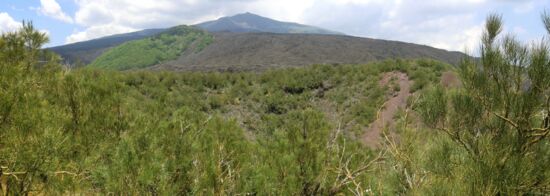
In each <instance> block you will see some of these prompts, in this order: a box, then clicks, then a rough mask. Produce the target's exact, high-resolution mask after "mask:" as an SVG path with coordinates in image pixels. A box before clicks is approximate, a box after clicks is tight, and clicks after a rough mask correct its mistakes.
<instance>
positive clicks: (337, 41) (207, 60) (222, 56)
mask: <svg viewBox="0 0 550 196" xmlns="http://www.w3.org/2000/svg"><path fill="white" fill-rule="evenodd" d="M189 27H190V28H197V29H202V30H205V31H207V32H208V33H209V34H213V35H214V39H213V42H212V44H211V46H210V45H209V46H207V47H206V48H204V51H202V49H201V51H200V52H196V53H186V52H182V53H181V54H180V55H179V57H174V58H168V59H166V58H162V59H163V61H156V60H151V59H149V60H147V62H158V63H157V64H155V65H147V66H146V67H148V68H149V69H168V70H195V71H197V70H198V71H200V70H264V69H267V68H271V67H289V66H290V67H292V66H303V65H310V64H360V63H369V62H372V61H377V60H384V59H391V58H405V59H410V58H431V59H435V60H439V61H442V62H445V63H449V64H457V63H458V62H459V60H460V59H461V58H462V57H464V56H466V55H465V54H463V53H460V52H450V51H446V50H442V49H437V48H433V47H430V46H425V45H419V44H414V43H406V42H401V41H390V40H378V39H372V38H363V37H354V36H349V35H345V34H342V33H339V32H335V31H330V30H325V29H322V28H318V27H314V26H308V25H302V24H298V23H292V22H281V21H277V20H273V19H270V18H266V17H263V16H259V15H256V14H252V13H243V14H237V15H233V16H227V17H222V18H219V19H217V20H213V21H207V22H203V23H199V24H196V25H191V26H189ZM168 29H170V28H166V29H146V30H142V31H137V32H132V33H126V34H118V35H112V36H107V37H103V38H98V39H94V40H89V41H84V42H79V43H73V44H68V45H65V46H58V47H52V48H49V49H50V50H52V51H54V52H56V53H58V54H60V55H61V56H62V57H63V59H64V60H65V62H66V64H69V65H71V67H77V66H78V65H79V64H80V65H88V64H93V63H94V62H95V60H96V59H97V58H99V57H101V56H102V55H104V54H105V53H106V52H108V51H111V50H114V49H117V48H118V47H121V46H122V45H121V44H124V43H127V42H130V41H137V40H143V39H148V38H150V37H153V36H155V35H158V34H161V33H163V32H165V31H167V30H168ZM182 36H183V35H182ZM163 50H166V49H163ZM121 51H125V50H121ZM132 51H134V50H132ZM156 51H159V50H156ZM117 54H119V56H120V58H121V59H124V58H126V59H130V58H127V57H124V56H132V54H128V55H125V54H123V53H117ZM170 56H173V55H170ZM117 58H119V57H117ZM102 59H103V60H105V59H106V58H102ZM107 59H113V56H112V55H111V57H110V58H107ZM117 61H120V59H119V60H117ZM107 63H108V62H107ZM95 65H97V63H96V64H95ZM149 66H151V67H149ZM97 67H101V66H97ZM123 67H124V66H123ZM139 67H143V66H139ZM146 67H143V68H146Z"/></svg>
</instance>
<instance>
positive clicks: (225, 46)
mask: <svg viewBox="0 0 550 196" xmlns="http://www.w3.org/2000/svg"><path fill="white" fill-rule="evenodd" d="M462 57H463V54H462V53H459V52H449V51H446V50H441V49H436V48H432V47H428V46H423V45H417V44H410V43H404V42H397V41H386V40H377V39H369V38H359V37H351V36H342V35H314V34H273V33H217V34H215V39H214V42H213V43H212V44H210V45H209V46H208V47H206V48H205V49H204V50H202V51H201V52H199V53H195V54H182V56H181V57H180V58H179V59H177V60H174V61H170V62H165V63H162V64H160V65H156V66H154V67H152V69H168V70H181V71H187V70H199V71H202V70H262V69H267V68H274V67H287V66H303V65H311V64H361V63H368V62H372V61H376V60H383V59H388V58H405V59H412V58H431V59H435V60H440V61H443V62H447V63H450V64H456V63H457V62H458V61H459V60H460V59H461V58H462Z"/></svg>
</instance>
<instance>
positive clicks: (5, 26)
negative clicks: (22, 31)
mask: <svg viewBox="0 0 550 196" xmlns="http://www.w3.org/2000/svg"><path fill="white" fill-rule="evenodd" d="M19 27H21V23H20V22H17V21H15V20H13V18H12V17H11V16H10V15H9V14H8V13H6V12H0V33H4V32H11V31H15V30H17V29H19Z"/></svg>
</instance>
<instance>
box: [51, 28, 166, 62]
mask: <svg viewBox="0 0 550 196" xmlns="http://www.w3.org/2000/svg"><path fill="white" fill-rule="evenodd" d="M165 30H166V29H145V30H142V31H137V32H131V33H124V34H117V35H112V36H107V37H102V38H97V39H92V40H88V41H83V42H77V43H72V44H67V45H63V46H57V47H52V48H48V50H51V51H53V52H55V53H57V54H59V55H60V56H61V57H63V59H64V61H65V63H66V64H72V65H75V64H80V63H81V64H84V65H86V64H89V63H91V62H92V61H93V60H94V59H95V58H97V57H98V56H99V55H101V54H102V53H103V52H105V51H106V50H108V49H109V48H112V47H115V46H118V45H120V44H122V43H125V42H128V41H132V40H138V39H143V38H146V37H150V36H153V35H156V34H158V33H160V32H163V31H165Z"/></svg>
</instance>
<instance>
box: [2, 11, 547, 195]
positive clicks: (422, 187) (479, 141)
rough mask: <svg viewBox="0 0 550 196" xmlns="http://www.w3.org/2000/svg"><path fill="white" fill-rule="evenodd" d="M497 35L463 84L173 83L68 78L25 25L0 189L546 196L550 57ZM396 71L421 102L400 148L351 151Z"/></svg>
mask: <svg viewBox="0 0 550 196" xmlns="http://www.w3.org/2000/svg"><path fill="white" fill-rule="evenodd" d="M497 24H498V25H497ZM547 24H548V25H547V26H548V27H550V22H547ZM493 25H494V26H498V27H499V28H493ZM494 29H496V30H497V31H498V29H500V20H499V18H498V17H496V18H495V17H492V18H491V19H490V20H489V22H488V28H487V32H486V36H485V38H484V47H483V55H482V57H481V59H473V60H466V61H465V62H464V63H463V64H462V65H461V66H460V67H459V68H458V69H456V70H455V68H453V67H451V66H449V65H446V64H443V63H440V62H436V61H432V60H388V61H382V62H377V63H372V64H369V65H339V66H332V65H315V66H308V67H302V68H288V69H278V70H271V71H266V72H262V73H249V72H242V73H215V72H214V73H204V72H190V73H175V72H150V71H129V72H114V71H109V70H99V69H94V68H83V69H76V70H67V69H65V68H63V67H62V66H60V65H59V59H58V57H57V56H56V55H53V54H50V53H48V52H46V51H43V50H40V47H41V45H42V44H43V43H45V42H46V41H47V38H46V36H45V35H43V34H40V33H37V31H36V30H34V29H33V28H32V25H30V24H26V25H25V26H24V28H23V29H21V30H20V31H18V32H14V33H7V34H4V35H2V38H1V39H0V51H1V53H0V166H2V170H1V174H2V175H1V176H2V181H1V185H2V189H3V190H6V187H7V191H8V192H9V194H28V193H39V192H40V193H46V194H53V195H55V194H66V193H79V194H97V193H104V194H106V193H115V194H167V195H173V194H183V195H188V194H197V195H236V194H257V195H334V194H346V195H348V194H349V195H352V194H357V195H364V194H367V195H369V194H374V195H395V194H422V195H424V194H428V195H449V194H456V195H483V194H486V195H494V194H548V192H549V186H550V184H549V183H550V182H549V179H550V178H549V177H550V171H549V169H548V166H547V165H549V162H550V151H549V146H548V145H549V144H548V139H547V137H545V136H546V134H548V104H549V103H548V98H549V94H548V93H549V92H548V89H549V83H550V82H549V81H548V78H550V74H549V73H548V72H549V71H550V68H549V67H548V66H549V63H548V62H549V58H548V48H546V45H540V46H538V47H537V48H533V49H525V47H523V46H522V45H520V44H519V43H517V42H516V41H513V39H511V38H510V39H508V38H504V39H502V42H501V41H496V40H497V39H496V38H495V37H496V35H497V33H495V31H494ZM500 43H503V45H500ZM524 49H525V50H524ZM522 51H525V52H522ZM519 54H523V55H519ZM524 57H525V58H524ZM517 58H521V59H522V60H521V61H518V59H517ZM517 62H521V63H522V65H525V66H516V65H517V64H512V63H517ZM391 71H401V72H405V73H407V74H408V75H409V76H410V78H411V79H413V80H414V83H413V88H412V89H411V91H413V92H414V94H413V96H411V99H410V100H409V106H408V107H407V110H406V111H402V112H400V115H398V116H397V117H396V118H395V120H396V122H397V126H396V128H395V129H396V130H391V131H395V132H398V133H399V135H400V136H399V137H398V138H397V141H394V140H393V139H388V140H387V141H386V142H385V144H386V145H384V147H383V148H381V149H369V148H368V147H366V146H365V145H363V144H361V141H360V139H358V138H360V136H361V134H362V132H363V131H364V130H365V128H366V127H367V126H368V125H369V124H370V123H371V122H373V121H374V119H375V118H376V112H377V111H378V110H379V109H380V107H381V105H382V103H383V102H384V101H385V100H386V99H387V98H388V97H389V96H391V92H392V91H395V90H398V89H397V88H395V87H391V86H388V87H381V86H380V85H379V81H380V79H381V77H382V75H383V73H385V72H391ZM445 71H456V72H457V73H458V74H459V75H460V77H461V78H462V80H463V85H462V87H460V88H452V89H444V88H442V87H440V86H439V85H438V84H439V81H440V76H441V74H442V72H445ZM510 78H514V79H510ZM525 84H529V85H525ZM411 109H413V110H414V111H416V112H412V111H411ZM545 112H546V113H545ZM419 120H422V121H423V122H424V124H425V125H417V124H419V123H417V122H416V121H419ZM545 123H546V124H545Z"/></svg>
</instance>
